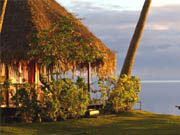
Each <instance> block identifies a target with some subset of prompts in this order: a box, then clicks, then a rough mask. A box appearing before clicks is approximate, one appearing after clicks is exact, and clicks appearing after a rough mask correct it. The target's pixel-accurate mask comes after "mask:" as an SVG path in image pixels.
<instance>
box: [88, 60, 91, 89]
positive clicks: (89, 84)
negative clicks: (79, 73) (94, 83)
mask: <svg viewBox="0 0 180 135" xmlns="http://www.w3.org/2000/svg"><path fill="white" fill-rule="evenodd" d="M90 90H91V63H90V62H89V63H88V92H90Z"/></svg>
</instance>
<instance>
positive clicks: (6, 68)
mask: <svg viewBox="0 0 180 135" xmlns="http://www.w3.org/2000/svg"><path fill="white" fill-rule="evenodd" d="M6 6H7V0H4V3H3V6H2V9H1V14H0V15H1V16H0V36H1V31H2V26H3V22H4V16H5V12H6ZM5 74H6V80H8V79H9V68H8V65H7V64H5ZM6 107H9V90H6Z"/></svg>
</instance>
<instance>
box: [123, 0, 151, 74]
mask: <svg viewBox="0 0 180 135" xmlns="http://www.w3.org/2000/svg"><path fill="white" fill-rule="evenodd" d="M151 1H152V0H145V3H144V6H143V9H142V11H141V15H140V18H139V21H138V24H137V26H136V29H135V32H134V35H133V37H132V40H131V43H130V46H129V49H128V52H127V56H126V59H125V61H124V64H123V67H122V70H121V74H120V77H122V75H123V74H126V75H128V76H130V75H131V71H132V67H133V64H134V59H135V56H136V52H137V48H138V45H139V42H140V39H141V36H142V33H143V30H144V26H145V22H146V19H147V16H148V12H149V9H150V6H151Z"/></svg>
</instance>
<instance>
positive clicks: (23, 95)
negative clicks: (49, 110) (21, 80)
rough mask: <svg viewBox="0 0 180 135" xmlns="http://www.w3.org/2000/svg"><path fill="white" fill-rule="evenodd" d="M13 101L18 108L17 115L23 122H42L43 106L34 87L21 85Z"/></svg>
mask: <svg viewBox="0 0 180 135" xmlns="http://www.w3.org/2000/svg"><path fill="white" fill-rule="evenodd" d="M12 100H13V101H14V102H15V105H16V107H17V108H18V111H17V114H16V115H17V117H20V118H21V121H23V122H26V123H30V122H32V121H35V120H38V121H41V113H42V108H43V105H42V104H41V102H40V101H38V99H37V90H36V89H35V87H34V85H31V84H24V85H21V86H20V88H19V89H18V90H17V92H16V94H15V95H14V96H13V98H12Z"/></svg>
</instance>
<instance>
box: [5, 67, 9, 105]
mask: <svg viewBox="0 0 180 135" xmlns="http://www.w3.org/2000/svg"><path fill="white" fill-rule="evenodd" d="M5 76H6V80H9V67H8V65H7V64H5ZM6 107H9V90H8V89H7V90H6Z"/></svg>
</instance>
